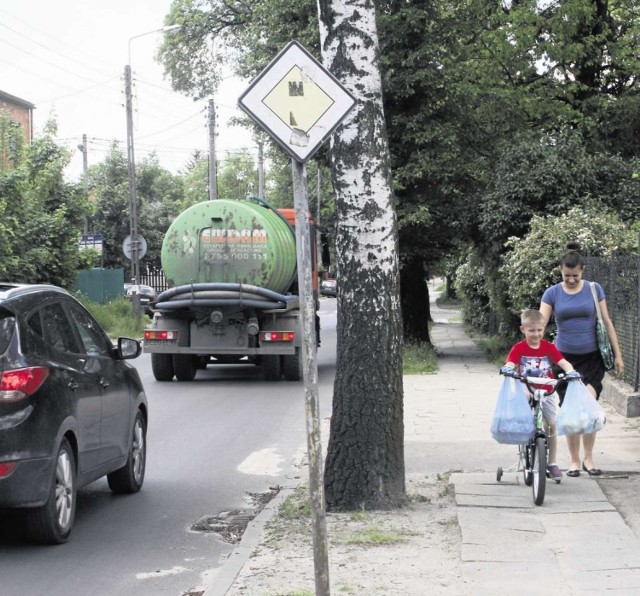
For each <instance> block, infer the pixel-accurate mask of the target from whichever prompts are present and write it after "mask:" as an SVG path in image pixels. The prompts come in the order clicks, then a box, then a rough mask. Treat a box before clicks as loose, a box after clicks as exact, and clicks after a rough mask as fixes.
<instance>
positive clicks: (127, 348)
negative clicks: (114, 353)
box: [118, 337, 142, 360]
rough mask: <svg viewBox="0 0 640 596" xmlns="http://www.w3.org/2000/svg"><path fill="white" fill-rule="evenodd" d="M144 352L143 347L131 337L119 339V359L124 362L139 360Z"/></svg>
mask: <svg viewBox="0 0 640 596" xmlns="http://www.w3.org/2000/svg"><path fill="white" fill-rule="evenodd" d="M141 352H142V345H141V344H140V342H139V341H138V340H137V339H131V338H130V337H119V338H118V357H119V358H121V359H122V360H128V359H130V358H137V357H138V356H140V353H141Z"/></svg>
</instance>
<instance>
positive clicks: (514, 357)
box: [505, 339, 564, 391]
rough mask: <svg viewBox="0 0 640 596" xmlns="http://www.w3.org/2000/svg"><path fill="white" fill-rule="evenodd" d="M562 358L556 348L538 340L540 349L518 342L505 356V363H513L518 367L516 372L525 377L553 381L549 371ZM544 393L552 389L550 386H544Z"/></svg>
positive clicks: (548, 342)
mask: <svg viewBox="0 0 640 596" xmlns="http://www.w3.org/2000/svg"><path fill="white" fill-rule="evenodd" d="M563 358H564V356H563V355H562V354H561V353H560V351H559V350H558V348H556V346H555V345H554V344H552V343H551V342H550V341H547V340H546V339H542V340H540V347H538V348H532V347H531V346H530V345H529V344H528V343H527V340H522V341H521V342H518V343H517V344H516V345H515V346H513V348H511V351H510V352H509V355H508V356H507V359H506V360H505V362H513V363H515V365H516V366H517V367H518V372H519V373H520V374H521V375H523V376H525V377H538V378H541V379H553V378H555V377H554V374H553V371H552V369H551V366H552V365H553V364H557V363H558V362H559V361H560V360H562V359H563ZM544 389H545V391H549V390H552V389H553V386H552V385H544Z"/></svg>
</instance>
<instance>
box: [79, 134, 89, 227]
mask: <svg viewBox="0 0 640 596" xmlns="http://www.w3.org/2000/svg"><path fill="white" fill-rule="evenodd" d="M78 149H80V151H82V182H83V184H84V194H85V196H86V197H87V200H89V159H88V156H87V135H86V134H83V135H82V145H78ZM88 233H89V218H88V217H85V218H84V235H85V236H86V235H87V234H88Z"/></svg>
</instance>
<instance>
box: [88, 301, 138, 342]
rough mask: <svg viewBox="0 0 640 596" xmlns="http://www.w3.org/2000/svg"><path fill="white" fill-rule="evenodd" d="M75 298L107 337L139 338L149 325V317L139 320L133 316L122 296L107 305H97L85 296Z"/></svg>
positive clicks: (127, 302)
mask: <svg viewBox="0 0 640 596" xmlns="http://www.w3.org/2000/svg"><path fill="white" fill-rule="evenodd" d="M77 298H78V299H79V300H80V301H81V302H82V304H84V306H85V307H86V309H87V310H88V311H89V312H90V313H91V314H92V315H93V317H94V319H95V320H96V321H98V323H100V325H102V327H104V329H105V330H106V332H107V333H108V334H109V337H111V338H113V339H115V338H117V337H133V338H137V339H139V338H141V337H142V336H143V335H144V328H145V327H146V325H147V324H148V323H149V317H148V316H147V315H144V314H143V315H142V316H141V317H140V319H137V320H136V318H135V317H134V316H133V309H132V306H131V302H130V301H129V300H127V298H125V297H124V296H122V297H119V298H116V299H115V300H112V301H111V302H108V303H107V304H97V303H96V302H92V301H91V300H89V299H88V298H87V297H86V296H83V295H78V296H77Z"/></svg>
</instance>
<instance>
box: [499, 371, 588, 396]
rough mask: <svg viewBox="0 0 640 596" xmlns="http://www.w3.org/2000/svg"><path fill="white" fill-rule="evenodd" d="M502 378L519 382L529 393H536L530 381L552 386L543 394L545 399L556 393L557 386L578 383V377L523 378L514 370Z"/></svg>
mask: <svg viewBox="0 0 640 596" xmlns="http://www.w3.org/2000/svg"><path fill="white" fill-rule="evenodd" d="M500 374H504V373H503V372H502V371H500ZM504 376H505V377H511V378H512V379H517V380H518V381H521V382H522V383H524V384H525V385H526V386H527V389H528V390H529V391H530V392H531V393H534V392H535V391H536V389H535V388H534V387H532V386H531V382H532V381H531V380H530V379H535V380H536V381H537V382H539V383H540V384H545V385H554V386H553V387H552V388H551V389H547V390H546V391H545V392H544V396H545V397H547V396H549V395H551V394H552V393H553V392H554V391H556V389H557V388H558V386H562V385H566V384H568V383H570V382H571V381H578V380H579V379H580V377H575V378H569V379H567V378H566V377H565V376H561V377H559V378H557V379H543V378H541V377H525V376H524V375H521V374H518V373H517V372H516V371H515V370H514V371H513V373H512V374H507V375H504Z"/></svg>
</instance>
